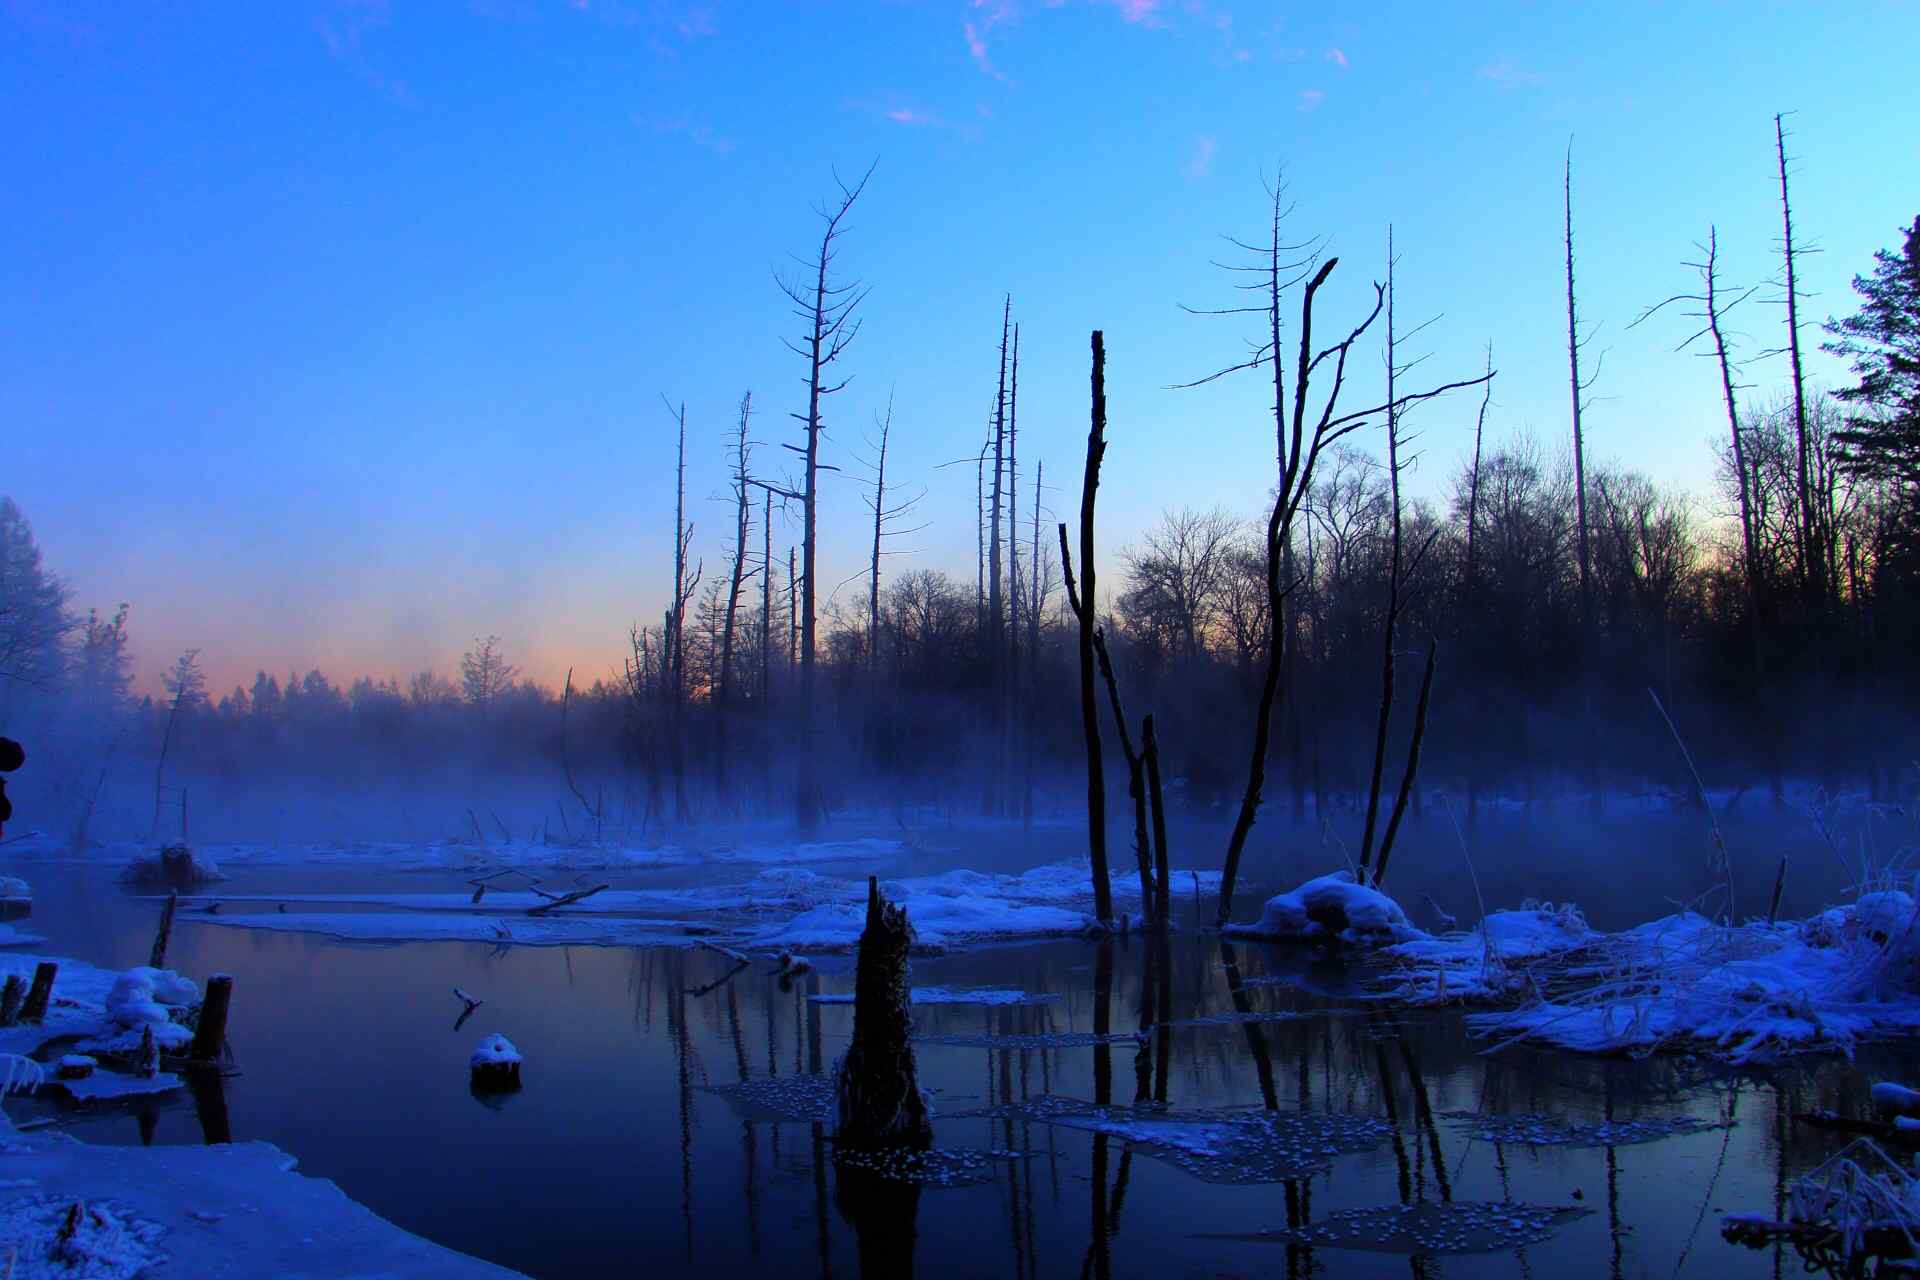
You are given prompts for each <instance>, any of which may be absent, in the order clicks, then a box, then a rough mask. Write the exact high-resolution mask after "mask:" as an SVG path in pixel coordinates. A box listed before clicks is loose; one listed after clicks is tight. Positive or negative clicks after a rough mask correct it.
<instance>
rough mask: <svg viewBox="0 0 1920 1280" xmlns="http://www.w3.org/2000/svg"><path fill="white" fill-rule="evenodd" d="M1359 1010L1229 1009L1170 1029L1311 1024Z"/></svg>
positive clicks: (1171, 1024)
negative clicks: (1247, 1023)
mask: <svg viewBox="0 0 1920 1280" xmlns="http://www.w3.org/2000/svg"><path fill="white" fill-rule="evenodd" d="M1360 1012H1361V1011H1360V1010H1359V1009H1249V1010H1247V1011H1246V1012H1245V1013H1242V1012H1240V1011H1239V1010H1238V1009H1229V1010H1227V1011H1225V1012H1223V1013H1208V1014H1202V1015H1201V1016H1200V1017H1197V1018H1175V1019H1174V1020H1173V1021H1171V1022H1168V1023H1166V1024H1165V1025H1166V1026H1169V1027H1234V1026H1239V1025H1240V1024H1242V1023H1246V1022H1309V1021H1312V1020H1313V1019H1315V1018H1351V1017H1358V1016H1359V1015H1360Z"/></svg>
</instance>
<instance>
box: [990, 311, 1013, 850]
mask: <svg viewBox="0 0 1920 1280" xmlns="http://www.w3.org/2000/svg"><path fill="white" fill-rule="evenodd" d="M1012 326H1013V296H1012V295H1011V294H1009V295H1008V296H1007V299H1006V301H1005V303H1004V304H1003V305H1002V307H1001V312H1000V385H999V390H998V391H996V392H995V393H994V401H993V482H992V483H991V484H990V485H989V486H988V515H987V691H988V692H987V697H988V703H989V705H988V711H987V725H988V728H989V729H990V730H991V732H992V733H993V780H992V782H991V783H990V784H989V788H988V797H989V799H988V806H987V807H988V811H989V812H991V813H998V812H999V811H1000V808H1001V800H1002V794H1003V791H1004V787H1005V781H1006V743H1005V741H1004V740H1003V739H1002V736H1001V731H1002V728H1003V724H1004V719H1005V715H1006V708H1007V683H1006V682H1007V663H1006V656H1007V653H1006V650H1007V616H1006V595H1005V591H1004V589H1003V584H1002V582H1001V570H1000V559H1001V557H1000V512H1001V508H1002V507H1003V506H1004V505H1005V481H1006V475H1007V344H1008V339H1009V337H1010V335H1011V333H1012Z"/></svg>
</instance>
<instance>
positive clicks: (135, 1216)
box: [0, 1116, 518, 1280]
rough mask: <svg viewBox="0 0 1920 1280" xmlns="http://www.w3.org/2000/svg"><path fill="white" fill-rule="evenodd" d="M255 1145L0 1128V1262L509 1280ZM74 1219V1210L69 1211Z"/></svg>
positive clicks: (69, 1278)
mask: <svg viewBox="0 0 1920 1280" xmlns="http://www.w3.org/2000/svg"><path fill="white" fill-rule="evenodd" d="M294 1165H295V1161H294V1159H293V1157H291V1156H289V1155H287V1153H285V1152H284V1151H281V1150H280V1149H279V1148H278V1147H275V1146H272V1145H270V1144H268V1143H265V1142H245V1143H237V1144H225V1145H219V1146H206V1147H184V1146H181V1147H169V1146H159V1147H120V1146H91V1145H87V1144H84V1143H80V1142H77V1141H75V1140H74V1139H72V1138H70V1137H67V1136H66V1135H64V1134H60V1133H47V1132H42V1133H31V1134H23V1133H19V1132H17V1131H15V1130H14V1128H13V1126H12V1125H11V1124H10V1123H8V1122H7V1121H6V1120H5V1118H4V1116H0V1187H5V1188H6V1191H7V1194H6V1196H5V1197H4V1200H3V1201H0V1254H4V1255H5V1256H7V1258H8V1259H9V1265H8V1269H7V1272H6V1274H7V1275H8V1276H10V1277H12V1280H56V1278H57V1280H74V1278H75V1277H82V1276H84V1277H87V1280H134V1277H142V1278H143V1280H169V1278H171V1277H179V1278H180V1280H189V1278H191V1280H218V1278H219V1277H229V1276H230V1277H236V1278H237V1277H254V1276H300V1277H305V1278H307V1280H346V1278H348V1277H357V1278H359V1280H372V1278H373V1277H385V1276H408V1277H415V1278H418V1280H486V1278H494V1280H510V1278H511V1277H513V1276H516V1275H517V1274H518V1273H517V1272H513V1271H508V1270H506V1269H504V1268H501V1267H496V1266H494V1265H492V1264H491V1263H486V1262H481V1261H480V1260H478V1259H477V1258H470V1257H467V1256H466V1255H464V1254H459V1253H455V1252H453V1251H452V1250H450V1249H443V1248H441V1247H440V1246H439V1245H436V1244H433V1243H431V1242H429V1241H426V1240H423V1239H421V1238H420V1237H418V1236H415V1235H410V1234H409V1233H407V1232H405V1231H402V1230H401V1229H400V1228H399V1227H396V1226H394V1225H393V1224H392V1223H390V1222H387V1221H386V1220H384V1219H382V1218H379V1217H376V1216H375V1215H374V1214H373V1212H372V1211H371V1210H369V1209H367V1208H365V1207H363V1206H361V1205H358V1204H355V1203H354V1202H353V1201H352V1200H349V1199H348V1198H347V1197H346V1195H345V1194H344V1193H343V1192H342V1191H341V1190H340V1188H339V1187H337V1186H335V1185H334V1184H333V1183H332V1182H329V1181H327V1180H325V1179H323V1178H309V1177H305V1176H303V1175H301V1174H298V1173H295V1172H293V1168H294ZM76 1207H77V1208H76Z"/></svg>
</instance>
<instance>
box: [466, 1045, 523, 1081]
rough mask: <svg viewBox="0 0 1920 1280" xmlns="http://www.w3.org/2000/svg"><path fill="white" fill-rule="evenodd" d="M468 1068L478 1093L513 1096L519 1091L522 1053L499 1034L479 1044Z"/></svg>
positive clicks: (468, 1063) (469, 1060)
mask: <svg viewBox="0 0 1920 1280" xmlns="http://www.w3.org/2000/svg"><path fill="white" fill-rule="evenodd" d="M467 1066H468V1067H469V1068H470V1070H471V1072H472V1083H473V1089H474V1092H476V1093H511V1092H512V1091H513V1090H515V1089H518V1088H519V1087H520V1051H519V1050H518V1049H516V1048H514V1047H513V1041H511V1040H509V1039H507V1038H506V1037H505V1036H503V1035H501V1034H499V1033H498V1032H495V1033H494V1034H493V1035H490V1036H488V1037H487V1038H486V1039H484V1040H482V1041H481V1042H480V1045H479V1047H478V1048H476V1049H475V1050H474V1051H473V1056H472V1057H471V1058H469V1059H467Z"/></svg>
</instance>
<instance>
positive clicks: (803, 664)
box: [779, 168, 873, 831]
mask: <svg viewBox="0 0 1920 1280" xmlns="http://www.w3.org/2000/svg"><path fill="white" fill-rule="evenodd" d="M872 177H873V169H872V168H868V170H867V172H866V173H865V174H864V175H862V177H861V179H860V181H858V182H856V183H855V184H853V185H852V186H848V185H847V184H846V183H844V182H842V181H840V179H839V177H838V176H837V175H836V176H835V178H834V184H835V185H836V186H838V187H839V188H840V194H839V196H838V198H836V199H835V200H833V201H832V202H830V203H827V204H821V205H816V206H815V207H814V212H815V213H816V214H818V215H819V217H820V220H821V221H822V222H823V223H824V224H825V225H824V227H823V228H822V230H821V233H820V248H819V251H818V252H817V253H816V254H815V255H814V258H813V260H812V261H810V262H808V263H806V264H805V265H806V270H807V275H808V277H810V278H807V279H803V280H791V281H789V280H780V281H779V285H780V291H781V292H782V293H784V294H786V295H787V299H788V300H789V301H790V302H792V303H793V305H794V314H795V315H796V316H797V317H798V318H799V319H800V320H801V322H802V323H803V324H804V325H805V326H806V328H805V332H804V335H803V336H802V337H801V339H800V340H799V341H798V342H795V341H793V340H791V339H789V340H788V342H787V348H788V350H790V351H792V352H793V353H794V354H795V355H798V356H800V357H801V358H802V359H804V360H805V361H806V362H807V379H806V381H807V411H806V413H805V414H799V413H796V414H794V415H793V417H794V418H795V419H797V420H798V421H799V422H800V423H801V424H802V426H803V427H804V428H805V430H806V445H805V447H801V446H798V445H788V446H786V447H787V448H789V449H791V450H793V451H794V452H795V453H798V454H800V455H801V456H802V457H803V458H804V459H805V461H806V468H805V472H804V478H803V480H802V482H801V499H800V520H801V534H800V556H801V562H802V563H801V573H802V578H801V586H800V593H801V602H800V607H801V613H800V620H799V627H800V743H799V747H800V781H799V788H798V792H797V794H796V795H795V804H794V808H795V816H796V818H797V819H798V822H799V825H800V828H801V830H803V831H810V830H812V829H813V828H814V827H816V826H818V825H819V822H820V809H821V795H820V774H819V750H818V743H817V741H816V735H817V732H818V725H817V723H816V720H817V717H816V714H815V708H814V683H815V676H814V666H815V661H814V653H815V648H816V624H817V619H816V617H815V608H816V604H817V596H818V592H817V589H816V588H817V580H816V575H815V570H816V568H817V566H818V559H819V556H818V552H819V545H818V544H819V538H818V536H817V535H818V529H819V513H820V502H819V496H820V471H821V469H822V463H821V462H820V434H821V430H822V427H823V425H824V419H823V418H822V416H821V415H822V408H823V402H824V401H825V399H826V398H827V397H828V396H830V395H833V394H834V393H835V392H838V391H841V390H843V389H844V388H845V387H846V385H847V383H848V382H849V381H851V379H850V378H841V379H840V380H839V381H837V382H835V381H833V380H832V378H831V374H830V371H829V366H831V365H832V364H833V363H834V362H835V361H837V360H838V359H839V358H840V357H841V356H842V355H843V354H845V352H846V350H847V347H848V346H849V345H851V344H852V342H853V340H854V338H856V337H857V336H859V333H860V321H859V320H858V319H856V318H855V315H854V313H855V312H856V311H858V310H859V307H860V303H861V302H862V301H863V300H864V299H865V298H866V296H867V289H866V287H865V286H863V285H861V284H860V283H859V282H858V281H854V282H852V283H847V284H837V283H835V282H834V278H833V263H834V259H835V257H836V256H837V255H838V252H839V250H838V248H837V246H838V243H839V240H840V237H841V236H842V235H843V234H845V231H846V226H845V223H846V218H847V214H848V213H849V212H850V211H851V210H852V209H853V205H854V201H856V200H858V199H859V198H860V193H861V192H862V191H864V190H865V189H866V186H867V181H868V179H870V178H872ZM826 469H827V470H832V469H833V468H831V467H828V468H826Z"/></svg>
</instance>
